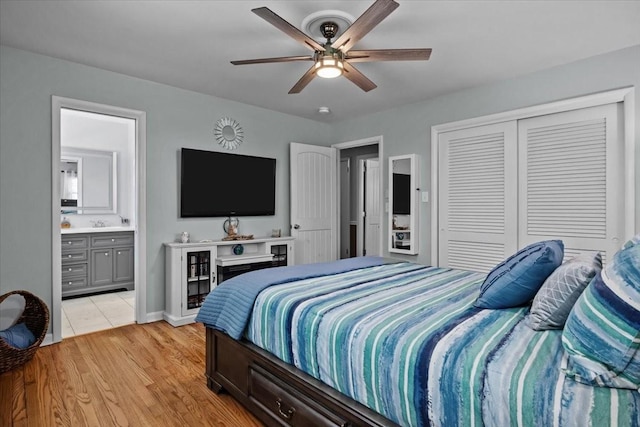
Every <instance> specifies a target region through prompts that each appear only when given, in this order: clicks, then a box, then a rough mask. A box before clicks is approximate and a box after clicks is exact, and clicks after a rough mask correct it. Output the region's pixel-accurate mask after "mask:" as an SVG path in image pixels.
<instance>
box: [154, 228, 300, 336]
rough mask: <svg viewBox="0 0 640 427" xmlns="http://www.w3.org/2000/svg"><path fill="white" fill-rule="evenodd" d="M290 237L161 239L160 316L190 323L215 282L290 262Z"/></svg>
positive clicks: (291, 254) (177, 323) (174, 323)
mask: <svg viewBox="0 0 640 427" xmlns="http://www.w3.org/2000/svg"><path fill="white" fill-rule="evenodd" d="M293 240H294V238H293V237H273V238H271V237H267V238H258V239H251V240H216V241H202V242H194V243H175V242H171V243H165V244H164V246H165V258H166V262H165V264H166V267H165V268H166V284H165V288H166V302H165V311H164V315H163V317H164V319H165V320H166V321H167V322H169V323H170V324H171V325H173V326H181V325H186V324H188V323H193V321H194V319H195V317H196V315H197V314H198V311H199V310H200V307H201V306H202V303H203V302H204V299H205V298H206V296H207V295H208V294H209V292H211V291H212V290H213V289H214V288H215V287H216V286H217V285H218V284H219V283H221V282H223V281H224V280H227V279H230V278H231V277H233V276H237V275H239V274H242V273H245V272H247V271H251V270H258V269H262V268H270V267H278V266H284V265H292V264H293V260H294V256H293Z"/></svg>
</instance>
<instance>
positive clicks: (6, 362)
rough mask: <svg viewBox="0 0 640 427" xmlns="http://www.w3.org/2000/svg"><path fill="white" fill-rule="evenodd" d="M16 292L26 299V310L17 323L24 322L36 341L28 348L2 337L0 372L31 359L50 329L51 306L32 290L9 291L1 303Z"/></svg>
mask: <svg viewBox="0 0 640 427" xmlns="http://www.w3.org/2000/svg"><path fill="white" fill-rule="evenodd" d="M14 294H18V295H22V296H23V297H24V300H25V305H24V311H23V312H22V314H21V315H20V318H19V319H18V322H17V323H22V322H24V323H25V324H26V325H27V328H29V330H30V331H31V332H32V333H33V335H34V336H35V337H36V341H35V342H34V343H33V344H31V345H30V346H29V347H27V348H16V347H13V346H10V345H9V344H7V343H6V342H5V341H4V340H3V339H2V338H0V374H1V373H3V372H7V371H10V370H11V369H13V368H15V367H18V366H20V365H22V364H24V363H26V362H28V361H29V360H31V358H32V357H33V355H34V354H35V352H36V350H37V349H38V347H40V344H41V343H42V340H43V339H44V337H45V335H46V334H47V330H48V329H49V308H48V307H47V305H46V304H45V303H44V301H42V300H41V299H40V298H38V297H37V296H35V295H34V294H32V293H31V292H27V291H12V292H8V293H6V294H4V295H2V296H0V303H2V302H3V301H4V300H5V299H6V298H7V297H9V296H10V295H14Z"/></svg>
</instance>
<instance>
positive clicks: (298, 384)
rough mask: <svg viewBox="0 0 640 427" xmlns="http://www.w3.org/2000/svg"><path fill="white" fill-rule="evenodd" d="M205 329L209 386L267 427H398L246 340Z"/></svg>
mask: <svg viewBox="0 0 640 427" xmlns="http://www.w3.org/2000/svg"><path fill="white" fill-rule="evenodd" d="M206 331H207V332H206V334H207V335H206V355H207V356H206V357H207V367H206V377H207V386H208V387H209V388H210V389H211V390H213V391H214V392H215V393H220V392H222V391H223V390H224V391H227V392H228V393H229V394H230V395H231V396H233V397H234V398H235V399H237V400H238V401H239V402H240V403H242V404H243V405H244V406H245V407H246V408H247V409H248V410H249V411H251V413H253V414H254V415H255V416H256V417H257V418H258V419H259V420H260V421H262V422H264V423H265V424H266V425H268V426H283V425H284V426H344V427H347V426H348V427H356V426H397V424H394V423H393V422H391V421H389V420H388V419H387V418H385V417H383V416H382V415H380V414H378V413H376V412H374V411H372V410H371V409H369V408H367V407H365V406H364V405H362V404H360V403H358V402H356V401H355V400H353V399H351V398H349V397H347V396H345V395H343V394H342V393H340V392H338V391H336V390H334V389H332V388H331V387H329V386H327V385H326V384H324V383H322V382H320V381H318V380H317V379H315V378H313V377H311V376H310V375H308V374H306V373H305V372H302V371H301V370H299V369H297V368H296V367H295V366H292V365H289V364H286V363H284V362H283V361H281V360H280V359H278V358H276V357H275V356H273V355H272V354H270V353H268V352H267V351H265V350H263V349H261V348H259V347H257V346H256V345H254V344H252V343H250V342H248V341H245V340H241V341H236V340H234V339H232V338H230V337H229V336H228V335H226V334H224V333H222V332H220V331H217V330H215V329H212V328H206Z"/></svg>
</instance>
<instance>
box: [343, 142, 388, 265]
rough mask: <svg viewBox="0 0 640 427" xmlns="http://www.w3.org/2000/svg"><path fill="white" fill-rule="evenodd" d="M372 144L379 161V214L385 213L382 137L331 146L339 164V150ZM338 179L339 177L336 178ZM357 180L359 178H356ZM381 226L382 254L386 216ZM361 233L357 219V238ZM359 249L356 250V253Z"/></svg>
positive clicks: (380, 250)
mask: <svg viewBox="0 0 640 427" xmlns="http://www.w3.org/2000/svg"><path fill="white" fill-rule="evenodd" d="M374 144H378V156H377V157H378V159H379V160H380V203H381V204H382V206H380V212H381V213H382V212H385V210H384V203H385V201H384V200H385V198H384V176H385V173H384V163H385V162H384V161H383V159H384V144H383V137H382V135H377V136H371V137H368V138H363V139H358V140H354V141H345V142H340V143H337V144H333V145H331V146H332V147H333V148H336V149H338V155H337V156H336V157H337V162H340V150H346V149H348V148H354V147H362V146H365V145H374ZM337 166H338V167H339V166H340V163H338V165H337ZM338 178H339V177H338ZM358 179H359V178H358ZM336 181H337V185H338V188H337V189H336V198H337V205H338V221H339V220H340V210H341V209H342V206H340V187H339V185H340V180H339V179H338V180H336ZM382 216H383V218H382V226H381V227H380V239H379V246H380V247H379V249H378V250H379V253H381V254H384V241H385V240H384V239H383V237H384V235H385V233H384V230H385V229H386V227H385V224H384V220H385V218H384V217H385V216H386V215H382ZM338 230H340V224H338ZM361 233H362V231H361V230H360V219H358V236H360V234H361ZM336 240H337V241H338V242H339V241H340V239H336ZM358 240H360V238H358ZM339 245H340V244H339V243H338V251H339V250H340V246H339ZM360 250H361V249H358V252H359V251H360Z"/></svg>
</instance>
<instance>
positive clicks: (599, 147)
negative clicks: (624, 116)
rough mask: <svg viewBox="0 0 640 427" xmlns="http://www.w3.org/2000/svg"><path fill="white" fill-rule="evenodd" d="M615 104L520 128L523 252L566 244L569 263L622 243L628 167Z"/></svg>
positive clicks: (540, 119) (529, 121) (604, 252)
mask: <svg viewBox="0 0 640 427" xmlns="http://www.w3.org/2000/svg"><path fill="white" fill-rule="evenodd" d="M617 109H618V106H617V105H616V104H609V105H603V106H599V107H592V108H585V109H581V110H576V111H568V112H565V113H558V114H551V115H546V116H540V117H534V118H530V119H525V120H520V121H519V122H518V132H519V135H518V141H519V178H518V181H519V183H520V184H519V187H520V188H519V198H520V202H519V203H520V205H519V216H520V219H519V230H520V231H519V245H520V246H521V247H523V246H526V245H528V244H530V243H533V242H537V241H540V240H547V239H561V240H562V241H563V242H564V245H565V258H568V257H572V256H574V255H576V254H578V253H579V252H582V251H600V252H601V253H602V257H603V261H606V259H607V254H609V256H611V254H613V253H614V252H615V251H617V250H618V249H619V248H620V245H621V244H622V243H623V241H622V240H623V239H624V238H625V236H624V194H625V193H624V191H625V189H624V168H623V167H621V165H624V158H623V143H622V138H621V135H622V129H620V126H621V123H620V121H619V120H618V115H617Z"/></svg>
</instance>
